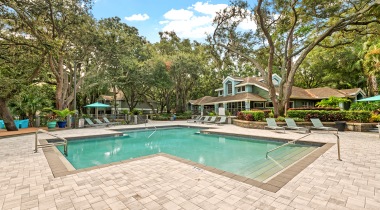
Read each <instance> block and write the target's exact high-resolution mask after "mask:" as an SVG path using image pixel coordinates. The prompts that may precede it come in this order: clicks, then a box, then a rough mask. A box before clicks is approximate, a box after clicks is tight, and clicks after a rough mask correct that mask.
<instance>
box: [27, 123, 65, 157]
mask: <svg viewBox="0 0 380 210" xmlns="http://www.w3.org/2000/svg"><path fill="white" fill-rule="evenodd" d="M38 133H46V134H48V135H50V136H53V137H56V138H58V139H61V140H63V142H57V143H47V144H40V145H38V144H37V142H38ZM67 142H68V141H67V139H65V138H63V137H60V136H57V135H56V134H52V133H49V132H48V131H45V130H42V129H38V130H37V131H36V133H35V142H34V143H35V144H34V152H35V153H36V152H37V149H38V148H46V147H53V146H59V145H63V153H64V154H65V155H67Z"/></svg>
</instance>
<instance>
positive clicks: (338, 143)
mask: <svg viewBox="0 0 380 210" xmlns="http://www.w3.org/2000/svg"><path fill="white" fill-rule="evenodd" d="M311 134H312V133H308V134H306V135H305V136H302V137H301V138H298V139H295V140H292V141H289V142H288V143H285V144H283V145H280V146H278V147H276V148H274V149H271V150H269V151H267V153H266V155H265V157H266V158H267V159H268V154H269V153H270V152H273V151H275V150H277V149H280V148H282V147H284V146H286V145H289V144H294V143H295V142H296V141H298V140H301V139H303V138H305V137H307V136H310V135H311ZM333 135H334V136H336V144H337V149H338V160H339V161H342V159H340V139H339V135H338V134H337V133H333Z"/></svg>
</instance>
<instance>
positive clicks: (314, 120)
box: [310, 118, 338, 133]
mask: <svg viewBox="0 0 380 210" xmlns="http://www.w3.org/2000/svg"><path fill="white" fill-rule="evenodd" d="M310 120H311V123H313V127H311V128H313V129H317V130H325V131H336V133H338V129H337V128H332V127H326V126H323V124H322V122H321V120H319V119H318V118H311V119H310Z"/></svg>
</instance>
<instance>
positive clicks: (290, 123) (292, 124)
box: [285, 118, 310, 133]
mask: <svg viewBox="0 0 380 210" xmlns="http://www.w3.org/2000/svg"><path fill="white" fill-rule="evenodd" d="M285 122H286V125H287V126H285V128H288V129H291V130H298V131H302V130H303V131H305V133H308V132H310V131H309V129H308V128H305V127H299V126H297V124H296V122H295V121H294V120H293V119H292V118H285Z"/></svg>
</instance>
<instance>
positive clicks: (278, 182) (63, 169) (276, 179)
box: [39, 126, 335, 193]
mask: <svg viewBox="0 0 380 210" xmlns="http://www.w3.org/2000/svg"><path fill="white" fill-rule="evenodd" d="M166 127H188V126H166ZM190 127H191V126H190ZM202 128H205V127H202ZM144 129H145V128H144ZM205 129H207V128H205ZM123 130H125V129H123ZM130 130H132V129H130ZM134 130H136V129H134ZM210 133H213V134H221V135H231V136H232V134H230V133H222V132H220V133H218V132H210ZM115 135H117V134H106V135H97V136H98V137H99V138H101V137H104V136H115ZM97 136H86V137H92V138H96V137H97ZM235 136H240V137H251V138H252V137H259V138H261V139H265V138H264V137H263V138H262V137H260V136H252V135H239V134H237V135H235ZM80 138H83V137H73V138H67V139H70V140H75V139H80ZM267 139H269V138H267ZM270 139H274V138H270ZM277 140H283V141H285V142H286V141H288V140H287V139H277ZM39 141H40V143H41V144H43V143H47V140H45V139H40V140H39ZM49 141H50V139H49ZM306 143H311V144H313V143H314V144H318V145H322V146H319V147H318V148H317V149H315V150H314V151H313V152H311V153H310V154H308V155H306V156H304V157H303V158H301V159H300V160H298V161H297V162H295V163H294V164H292V165H290V166H288V167H286V168H285V169H284V170H282V171H280V172H278V173H276V174H275V175H273V176H272V177H271V178H270V179H269V180H268V181H267V182H260V181H257V180H254V179H251V178H248V177H244V176H241V175H237V174H234V173H231V172H227V171H224V170H221V169H217V168H214V167H210V166H206V165H202V164H200V163H196V162H193V161H190V160H186V159H183V158H180V157H176V156H173V155H170V154H167V153H157V154H153V155H147V156H143V157H138V158H133V159H128V160H122V161H117V162H112V163H108V164H102V165H99V166H92V167H89V168H84V169H76V170H70V166H67V163H64V161H62V157H63V158H65V157H64V156H63V155H62V154H61V153H60V152H57V149H56V148H54V147H48V148H42V151H43V153H44V155H45V157H46V160H47V162H48V164H49V166H50V169H51V171H52V173H53V176H54V177H62V176H66V175H71V174H77V173H81V172H85V171H91V170H94V169H99V168H105V167H108V166H113V165H119V164H123V163H129V162H132V161H137V160H143V159H149V158H154V157H157V156H162V157H166V158H169V159H172V160H175V161H178V162H181V163H184V164H187V165H190V166H194V167H197V168H200V169H203V170H206V171H209V172H212V173H215V174H219V175H222V176H225V177H228V178H231V179H234V180H236V181H239V182H243V183H246V184H249V185H252V186H255V187H258V188H260V189H263V190H267V191H269V192H273V193H275V192H277V191H279V190H280V189H281V188H282V187H283V186H285V185H286V184H287V183H288V182H289V181H291V180H292V179H293V178H294V177H295V176H296V175H298V174H299V173H300V172H301V171H303V170H304V169H305V168H306V167H307V166H309V165H310V164H311V163H313V162H314V161H315V160H316V159H318V158H319V157H320V156H321V155H322V154H324V153H325V152H326V151H327V150H329V149H330V148H331V147H332V146H334V145H335V144H334V143H321V142H312V141H307V142H306ZM54 149H55V150H54ZM60 156H62V157H60ZM67 162H68V161H67ZM69 164H70V163H69ZM70 165H71V164H70ZM71 167H72V166H71Z"/></svg>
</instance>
